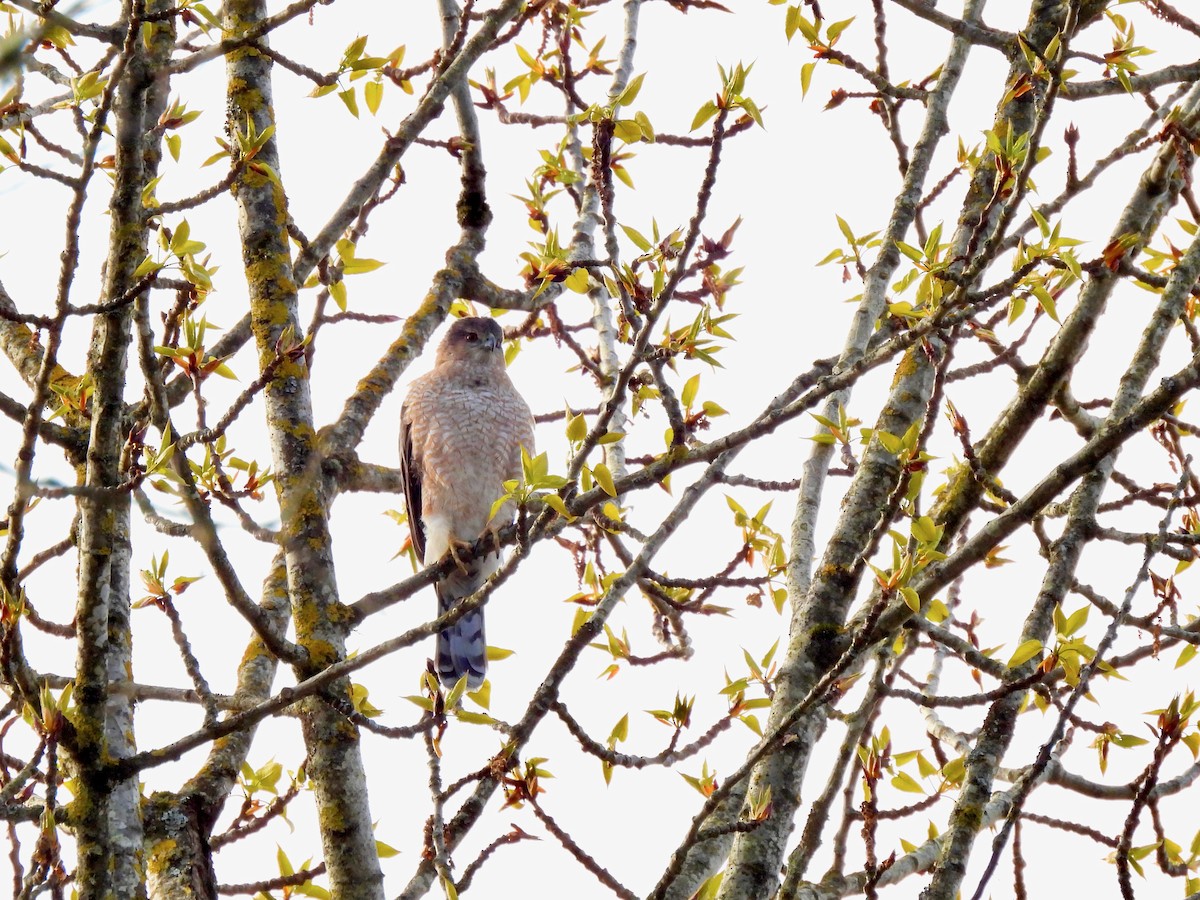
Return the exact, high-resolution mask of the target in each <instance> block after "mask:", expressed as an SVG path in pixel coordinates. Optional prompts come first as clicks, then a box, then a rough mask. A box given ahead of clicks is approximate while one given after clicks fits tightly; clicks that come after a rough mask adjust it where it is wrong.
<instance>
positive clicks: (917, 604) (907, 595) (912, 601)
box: [900, 587, 921, 612]
mask: <svg viewBox="0 0 1200 900" xmlns="http://www.w3.org/2000/svg"><path fill="white" fill-rule="evenodd" d="M900 596H901V598H903V600H904V605H905V606H907V607H908V608H909V609H911V610H912V611H913V612H920V611H921V595H920V594H918V593H917V592H916V591H915V590H913V589H912V588H910V587H902V588H900Z"/></svg>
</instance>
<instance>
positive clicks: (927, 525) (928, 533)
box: [912, 516, 942, 544]
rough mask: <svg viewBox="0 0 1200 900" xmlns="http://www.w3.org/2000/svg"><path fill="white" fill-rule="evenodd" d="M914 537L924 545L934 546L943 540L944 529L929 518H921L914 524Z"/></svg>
mask: <svg viewBox="0 0 1200 900" xmlns="http://www.w3.org/2000/svg"><path fill="white" fill-rule="evenodd" d="M912 536H913V537H915V538H916V539H917V540H918V541H920V542H921V543H922V544H933V543H936V542H938V541H940V540H941V539H942V529H941V528H939V527H938V526H937V524H936V523H934V521H933V519H931V518H929V516H920V517H919V518H917V519H916V520H915V521H914V522H913V523H912Z"/></svg>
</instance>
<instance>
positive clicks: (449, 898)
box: [442, 875, 458, 900]
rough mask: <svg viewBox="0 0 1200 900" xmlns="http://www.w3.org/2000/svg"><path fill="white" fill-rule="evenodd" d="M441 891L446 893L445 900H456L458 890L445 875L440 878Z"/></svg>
mask: <svg viewBox="0 0 1200 900" xmlns="http://www.w3.org/2000/svg"><path fill="white" fill-rule="evenodd" d="M442 890H443V891H445V892H446V900H458V888H456V887H455V886H454V882H453V881H451V880H450V879H449V878H447V877H446V876H445V875H443V876H442Z"/></svg>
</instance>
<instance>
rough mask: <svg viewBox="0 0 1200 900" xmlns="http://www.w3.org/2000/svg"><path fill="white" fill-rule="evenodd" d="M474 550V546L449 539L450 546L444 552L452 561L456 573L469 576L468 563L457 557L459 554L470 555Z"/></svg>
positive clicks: (469, 568)
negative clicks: (456, 569) (456, 570)
mask: <svg viewBox="0 0 1200 900" xmlns="http://www.w3.org/2000/svg"><path fill="white" fill-rule="evenodd" d="M474 549H475V545H474V544H470V543H468V542H467V541H459V540H454V539H451V541H450V546H449V547H448V548H447V550H446V555H447V556H449V557H450V558H451V559H452V560H454V565H455V566H456V567H457V568H458V571H460V572H462V573H463V574H464V575H470V574H471V567H470V563H469V562H467V561H465V560H464V559H463V558H462V557H461V556H459V554H460V553H470V552H471V551H472V550H474Z"/></svg>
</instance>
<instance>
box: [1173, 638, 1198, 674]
mask: <svg viewBox="0 0 1200 900" xmlns="http://www.w3.org/2000/svg"><path fill="white" fill-rule="evenodd" d="M1195 658H1196V645H1195V644H1184V645H1183V649H1182V650H1180V651H1179V659H1177V660H1175V668H1177V669H1180V668H1182V667H1184V666H1186V665H1187V664H1188V663H1190V662H1191V661H1192V660H1193V659H1195Z"/></svg>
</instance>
